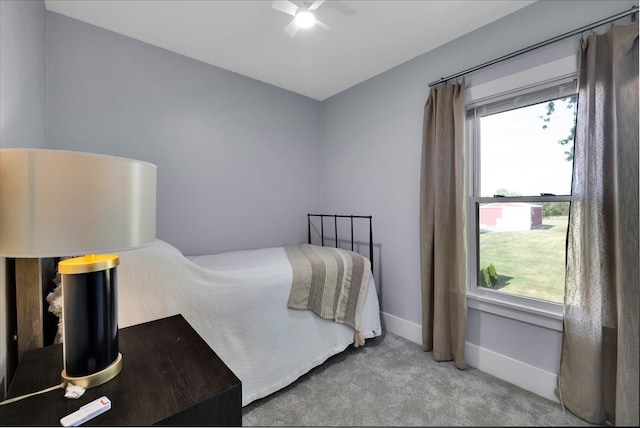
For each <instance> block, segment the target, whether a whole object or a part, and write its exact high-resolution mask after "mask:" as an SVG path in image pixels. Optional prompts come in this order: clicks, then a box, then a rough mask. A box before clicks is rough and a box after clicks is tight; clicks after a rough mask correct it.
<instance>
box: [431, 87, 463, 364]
mask: <svg viewBox="0 0 640 428" xmlns="http://www.w3.org/2000/svg"><path fill="white" fill-rule="evenodd" d="M464 127H465V110H464V82H463V83H462V84H455V85H450V84H443V85H439V86H436V87H433V88H431V92H430V93H429V97H428V98H427V102H426V105H425V108H424V125H423V137H422V170H421V177H420V259H421V260H420V262H421V275H422V346H423V348H424V350H425V351H433V358H434V359H435V360H436V361H450V360H454V362H455V365H456V367H458V368H459V369H463V368H464V343H465V330H466V322H467V301H466V283H465V281H466V247H465V230H464V228H465V217H466V216H465V191H464V188H465V178H464V177H465V175H466V174H465V163H464V158H465V156H464Z"/></svg>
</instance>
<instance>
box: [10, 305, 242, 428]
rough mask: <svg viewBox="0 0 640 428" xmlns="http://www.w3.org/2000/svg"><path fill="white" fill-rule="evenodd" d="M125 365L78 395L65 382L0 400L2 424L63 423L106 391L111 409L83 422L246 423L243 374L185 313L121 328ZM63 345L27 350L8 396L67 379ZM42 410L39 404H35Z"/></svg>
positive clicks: (144, 423) (105, 423) (121, 346)
mask: <svg viewBox="0 0 640 428" xmlns="http://www.w3.org/2000/svg"><path fill="white" fill-rule="evenodd" d="M118 335H119V339H118V340H119V350H120V352H121V353H122V356H123V369H122V372H121V373H120V374H119V375H118V376H117V377H115V378H114V379H112V380H111V381H109V382H107V383H105V384H103V385H100V386H97V387H95V388H91V389H88V390H87V391H86V392H85V393H84V395H83V396H82V397H80V398H79V399H77V400H69V399H66V398H64V392H63V391H62V390H60V389H58V390H55V391H52V392H48V393H45V394H42V395H37V396H34V397H30V398H28V399H24V400H21V401H17V402H15V403H11V404H7V405H5V406H2V407H0V425H7V426H16V425H50V426H51V425H53V426H59V425H60V418H62V417H63V416H66V415H68V414H70V413H72V412H74V411H76V410H77V409H78V408H80V406H83V405H84V404H86V403H89V402H91V401H93V400H95V399H96V398H99V397H101V396H103V395H105V396H107V397H108V398H109V399H110V400H111V406H112V407H111V410H109V411H107V412H106V413H104V414H102V415H100V416H98V417H96V418H95V419H92V420H90V421H89V422H87V423H85V424H84V425H129V426H134V425H138V426H139V425H153V424H159V423H162V424H172V423H174V424H180V425H200V424H201V425H241V424H242V415H241V408H242V405H241V402H242V387H241V383H240V380H239V379H238V378H237V377H236V376H235V375H234V374H233V372H231V370H230V369H229V368H228V367H227V366H226V365H225V364H224V362H223V361H222V360H221V359H220V358H219V357H218V356H217V355H216V354H215V352H214V351H213V350H212V349H211V348H210V347H209V346H208V345H207V343H206V342H205V341H204V340H203V339H202V338H201V337H200V336H199V335H198V334H197V333H196V332H195V330H194V329H193V328H192V327H191V326H190V325H189V323H187V321H186V320H185V319H184V318H183V317H182V315H174V316H171V317H168V318H163V319H159V320H156V321H151V322H147V323H144V324H139V325H135V326H131V327H127V328H123V329H121V330H119V332H118ZM62 368H63V360H62V345H53V346H48V347H45V348H41V349H36V350H33V351H29V352H27V353H25V354H24V356H23V358H22V359H21V361H20V363H19V365H18V368H17V370H16V373H15V376H14V378H13V381H12V383H11V386H10V387H9V395H8V398H11V397H17V396H20V395H24V394H28V393H31V392H35V391H40V390H42V389H45V388H48V387H51V386H54V385H56V384H59V383H60V382H61V379H60V373H61V372H62ZM34 409H38V411H34Z"/></svg>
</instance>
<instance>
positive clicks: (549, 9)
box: [322, 0, 638, 373]
mask: <svg viewBox="0 0 640 428" xmlns="http://www.w3.org/2000/svg"><path fill="white" fill-rule="evenodd" d="M637 4H638V2H637V1H608V2H605V1H598V2H596V1H573V0H571V1H538V2H536V3H534V4H532V5H530V6H528V7H526V8H523V9H521V10H519V11H517V12H515V13H513V14H511V15H509V16H507V17H505V18H503V19H501V20H499V21H497V22H495V23H492V24H490V25H488V26H485V27H483V28H480V29H478V30H476V31H474V32H472V33H470V34H468V35H466V36H463V37H461V38H459V39H456V40H454V41H452V42H450V43H448V44H446V45H444V46H442V47H440V48H437V49H434V50H432V51H430V52H428V53H426V54H424V55H421V56H419V57H417V58H415V59H413V60H411V61H408V62H406V63H404V64H402V65H400V66H398V67H396V68H394V69H392V70H389V71H387V72H385V73H383V74H380V75H378V76H376V77H374V78H372V79H370V80H368V81H366V82H363V83H361V84H359V85H357V86H355V87H353V88H351V89H349V90H347V91H344V92H342V93H340V94H337V95H335V96H333V97H331V98H330V99H327V100H325V101H324V102H323V124H322V132H323V138H322V145H323V162H324V163H325V165H331V167H327V168H325V169H323V174H324V176H323V180H322V182H323V183H324V190H323V192H324V195H325V199H324V200H323V209H325V210H327V211H353V210H357V211H359V212H364V213H367V214H372V215H373V217H374V221H375V241H376V243H378V244H379V247H380V257H381V260H382V266H381V272H379V273H378V277H377V278H376V280H377V281H378V282H379V284H380V285H381V294H382V305H381V306H382V310H383V311H384V312H385V313H388V314H391V315H393V316H395V317H399V318H401V319H403V320H406V321H409V322H411V323H415V324H420V323H421V307H420V268H419V256H420V255H419V241H418V239H419V224H418V215H419V212H418V208H419V174H420V155H421V138H422V121H423V109H424V104H425V101H426V99H427V95H428V91H429V88H428V84H429V83H430V82H432V81H436V80H438V79H440V78H441V77H443V76H448V75H451V74H453V73H456V72H459V71H462V70H465V69H467V68H470V67H473V66H475V65H478V64H482V63H484V62H486V61H490V60H492V59H495V58H498V57H501V56H503V55H506V54H508V53H511V52H513V51H516V50H519V49H521V48H524V47H528V46H530V45H533V44H535V43H537V42H541V41H543V40H546V39H549V38H552V37H554V36H557V35H559V34H563V33H566V32H568V31H571V30H573V29H576V28H580V27H582V26H584V25H587V24H591V23H592V22H595V21H598V20H600V19H603V18H606V17H609V16H611V15H614V14H616V13H618V12H622V11H626V10H629V9H630V8H631V7H632V5H637ZM562 45H563V46H569V48H570V51H567V52H566V53H565V55H569V54H573V53H576V52H577V49H578V44H577V39H576V40H575V43H573V44H567V43H563V44H562ZM467 331H468V334H467V341H468V342H469V343H472V344H474V345H478V346H481V347H483V348H486V349H490V350H492V351H494V352H497V353H500V354H502V355H506V356H509V357H512V358H514V359H518V360H520V361H522V362H525V363H527V364H530V365H533V366H534V367H539V368H542V369H544V370H547V371H550V372H552V373H556V372H557V364H558V359H559V352H560V351H559V349H560V340H561V334H560V332H557V331H554V330H549V329H546V328H541V327H537V326H533V325H531V324H526V323H522V322H520V321H515V320H512V319H509V318H504V317H500V316H497V315H493V314H490V313H485V312H482V313H480V312H479V311H476V310H474V309H469V317H468V328H467Z"/></svg>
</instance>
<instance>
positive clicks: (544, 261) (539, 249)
mask: <svg viewBox="0 0 640 428" xmlns="http://www.w3.org/2000/svg"><path fill="white" fill-rule="evenodd" d="M542 223H543V225H542V227H541V228H539V229H534V230H526V231H517V232H499V231H494V232H483V233H481V234H480V268H484V267H485V266H487V265H489V263H493V265H494V266H495V268H496V271H497V273H498V282H497V284H496V285H494V286H493V287H492V288H493V289H494V290H499V291H502V292H505V293H511V294H518V295H521V296H527V297H533V298H536V299H543V300H550V301H552V302H558V303H562V302H563V301H564V274H565V241H566V234H567V217H545V218H543V221H542ZM479 281H480V282H479V284H484V281H483V280H482V278H481V277H479Z"/></svg>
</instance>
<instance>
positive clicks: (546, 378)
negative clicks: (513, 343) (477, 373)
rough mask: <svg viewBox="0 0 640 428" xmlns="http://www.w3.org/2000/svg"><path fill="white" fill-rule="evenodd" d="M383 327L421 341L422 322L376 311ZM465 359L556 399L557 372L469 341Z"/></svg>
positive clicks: (492, 373) (415, 341)
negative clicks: (418, 322) (380, 317)
mask: <svg viewBox="0 0 640 428" xmlns="http://www.w3.org/2000/svg"><path fill="white" fill-rule="evenodd" d="M380 315H381V316H382V322H383V326H384V328H385V329H386V330H387V331H388V332H389V333H393V334H395V335H398V336H400V337H403V338H405V339H407V340H409V341H411V342H414V343H417V344H420V345H421V344H422V326H421V325H419V324H416V323H414V322H411V321H407V320H405V319H402V318H399V317H396V316H394V315H391V314H387V313H385V312H380ZM464 355H465V362H466V364H467V365H469V366H470V367H475V368H477V369H478V370H481V371H483V372H485V373H488V374H490V375H492V376H495V377H497V378H498V379H502V380H504V381H507V382H509V383H512V384H514V385H517V386H519V387H521V388H523V389H526V390H527V391H531V392H533V393H534V394H538V395H540V396H542V397H544V398H547V399H549V400H552V401H555V402H557V403H558V402H559V401H558V399H557V397H556V396H555V393H554V391H555V388H556V379H557V375H556V374H554V373H551V372H548V371H545V370H542V369H539V368H537V367H534V366H531V365H529V364H526V363H523V362H522V361H518V360H515V359H513V358H511V357H507V356H506V355H502V354H498V353H497V352H493V351H491V350H489V349H485V348H482V347H480V346H477V345H473V344H471V343H469V342H467V343H466V344H465V349H464Z"/></svg>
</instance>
